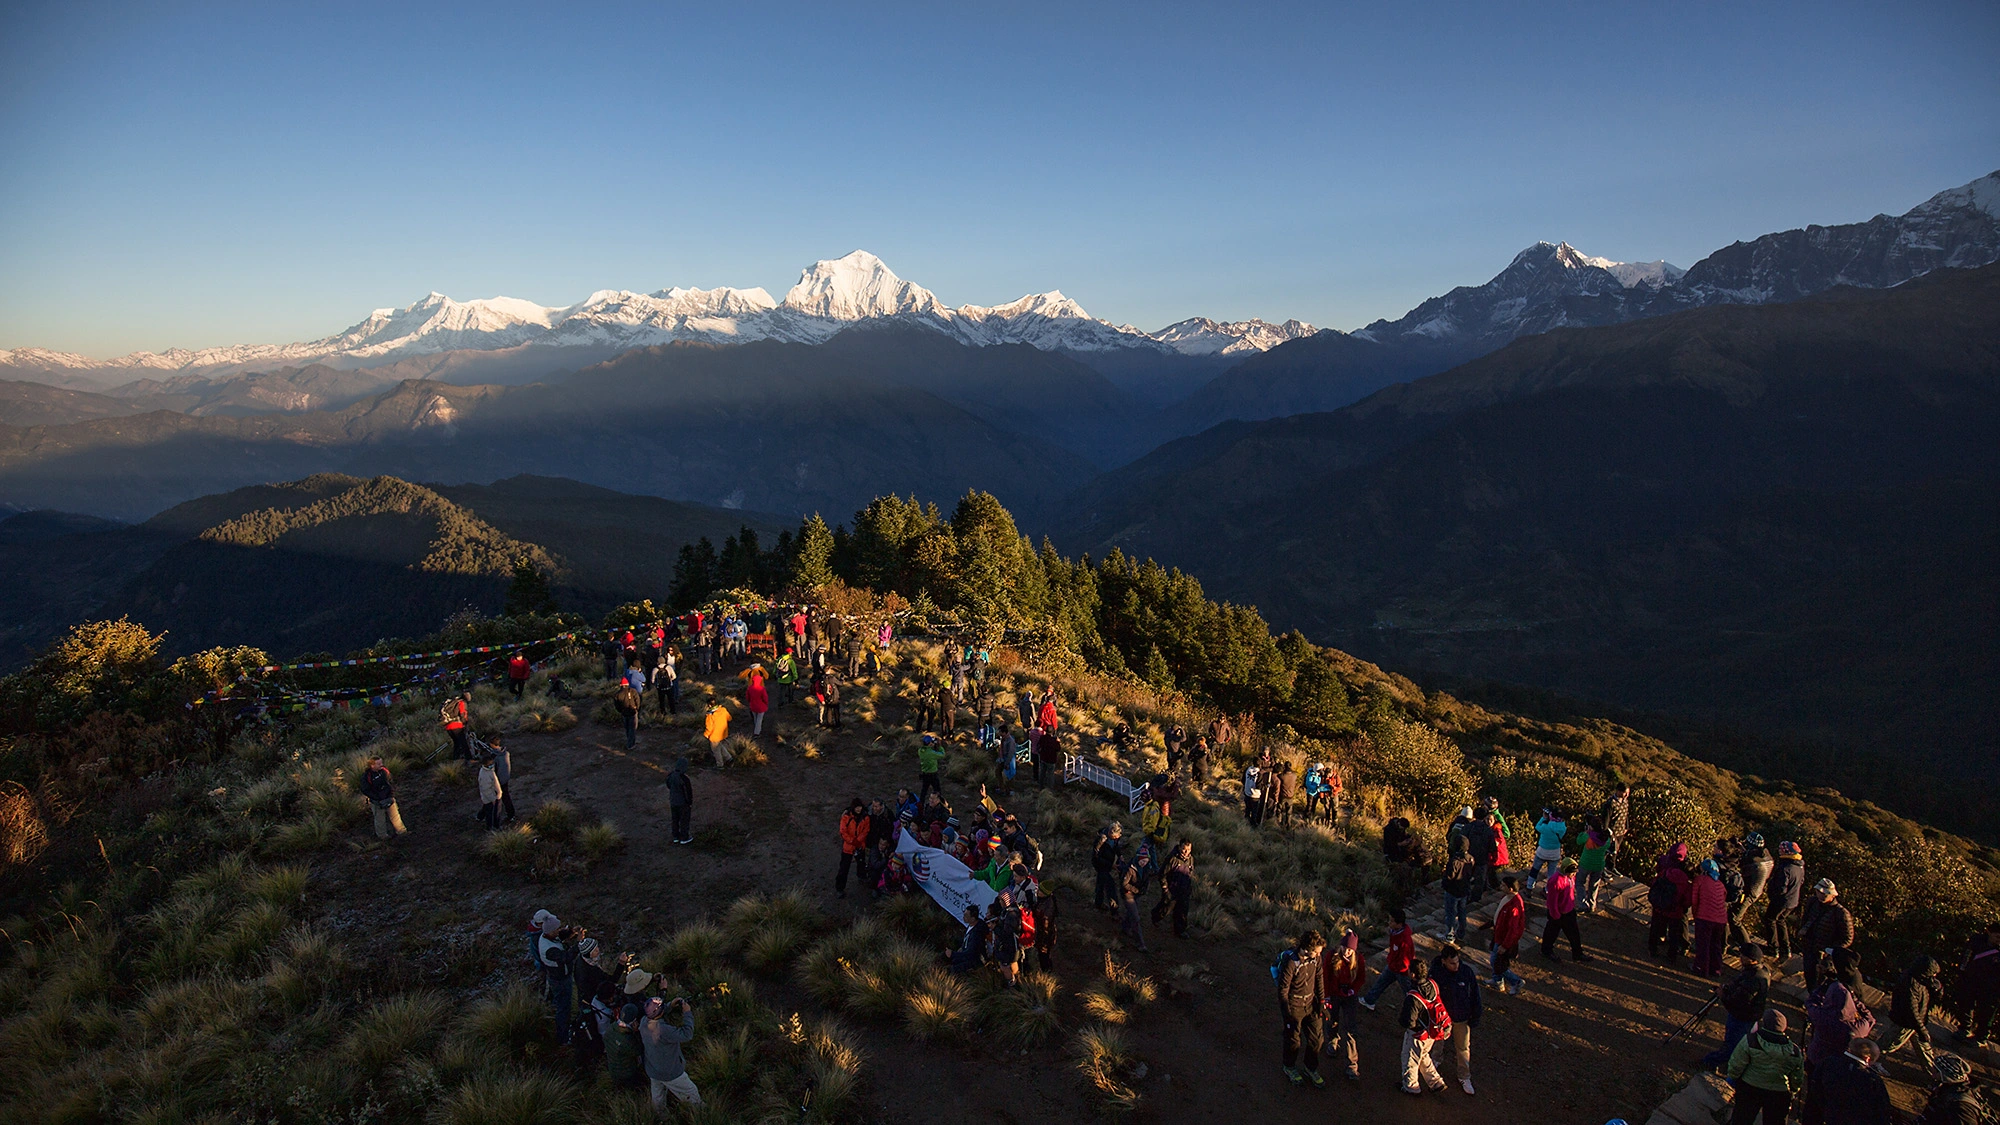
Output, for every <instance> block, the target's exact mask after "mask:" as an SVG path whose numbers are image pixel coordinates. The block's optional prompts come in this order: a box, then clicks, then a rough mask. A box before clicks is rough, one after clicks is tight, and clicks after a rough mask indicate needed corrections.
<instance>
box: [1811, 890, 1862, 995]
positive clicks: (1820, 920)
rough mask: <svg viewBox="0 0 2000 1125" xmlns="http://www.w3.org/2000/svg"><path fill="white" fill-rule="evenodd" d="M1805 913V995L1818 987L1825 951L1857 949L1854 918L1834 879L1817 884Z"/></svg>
mask: <svg viewBox="0 0 2000 1125" xmlns="http://www.w3.org/2000/svg"><path fill="white" fill-rule="evenodd" d="M1809 897H1810V901H1808V902H1807V903H1806V907H1805V912H1804V913H1803V914H1801V915H1800V916H1799V948H1800V949H1801V950H1803V951H1804V952H1805V955H1806V992H1807V994H1811V993H1812V991H1813V990H1814V989H1816V988H1818V987H1819V980H1820V978H1819V956H1818V954H1819V953H1820V951H1822V950H1829V949H1850V948H1853V946H1854V915H1853V914H1852V913H1851V912H1849V910H1848V909H1847V907H1846V906H1845V905H1843V904H1842V903H1841V901H1840V888H1839V887H1836V886H1834V883H1833V880H1831V879H1821V880H1820V881H1819V882H1817V883H1814V884H1813V887H1812V894H1811V895H1810V896H1809Z"/></svg>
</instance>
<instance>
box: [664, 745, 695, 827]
mask: <svg viewBox="0 0 2000 1125" xmlns="http://www.w3.org/2000/svg"><path fill="white" fill-rule="evenodd" d="M667 808H668V810H669V812H671V813H672V816H673V824H672V828H671V831H670V838H671V839H672V840H673V842H674V843H676V844H692V843H694V831H693V829H692V827H690V825H691V822H692V821H693V820H694V782H692V781H690V780H688V760H687V755H685V754H683V755H681V756H680V757H678V758H675V759H674V768H673V769H672V770H669V771H668V773H667Z"/></svg>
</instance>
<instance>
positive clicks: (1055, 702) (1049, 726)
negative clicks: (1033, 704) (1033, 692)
mask: <svg viewBox="0 0 2000 1125" xmlns="http://www.w3.org/2000/svg"><path fill="white" fill-rule="evenodd" d="M1035 725H1036V726H1038V727H1040V728H1042V729H1043V730H1045V731H1048V732H1049V733H1050V734H1054V733H1055V732H1056V731H1059V730H1061V729H1062V709H1061V707H1060V706H1059V699H1058V697H1057V695H1056V686H1055V685H1054V684H1050V685H1049V690H1048V691H1046V692H1043V693H1042V705H1041V707H1040V708H1039V709H1038V710H1036V712H1035Z"/></svg>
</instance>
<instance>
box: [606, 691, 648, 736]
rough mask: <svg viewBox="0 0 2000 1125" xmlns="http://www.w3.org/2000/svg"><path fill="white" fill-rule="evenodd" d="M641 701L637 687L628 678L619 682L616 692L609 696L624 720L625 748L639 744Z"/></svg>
mask: <svg viewBox="0 0 2000 1125" xmlns="http://www.w3.org/2000/svg"><path fill="white" fill-rule="evenodd" d="M642 702H643V700H642V698H641V696H640V695H639V689H638V688H635V687H633V686H632V682H631V681H630V680H627V681H626V682H625V683H623V684H620V685H619V687H618V691H617V694H615V695H613V696H612V697H611V705H612V706H613V707H615V708H617V709H618V714H619V715H620V716H621V717H622V718H623V719H624V720H625V749H627V750H631V749H633V748H634V747H636V746H638V745H639V707H640V704H641V703H642Z"/></svg>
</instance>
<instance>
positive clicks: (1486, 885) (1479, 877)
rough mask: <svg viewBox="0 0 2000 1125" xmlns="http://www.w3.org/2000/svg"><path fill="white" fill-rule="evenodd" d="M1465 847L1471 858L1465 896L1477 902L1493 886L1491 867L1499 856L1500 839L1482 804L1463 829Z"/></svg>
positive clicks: (1474, 811)
mask: <svg viewBox="0 0 2000 1125" xmlns="http://www.w3.org/2000/svg"><path fill="white" fill-rule="evenodd" d="M1465 847H1466V851H1467V852H1468V853H1469V854H1470V855H1471V856H1472V885H1471V886H1470V887H1469V888H1468V890H1467V894H1468V896H1469V900H1470V901H1472V902H1478V901H1479V900H1480V899H1481V898H1484V897H1485V895H1486V892H1487V890H1488V889H1490V888H1491V887H1492V886H1493V865H1494V862H1495V860H1496V859H1497V858H1498V856H1499V854H1500V837H1499V833H1498V832H1497V831H1496V830H1495V829H1494V826H1493V813H1492V812H1491V811H1489V810H1488V809H1487V808H1485V806H1484V805H1483V804H1482V805H1481V807H1479V808H1477V809H1474V810H1473V813H1472V823H1471V824H1469V825H1467V826H1466V828H1465Z"/></svg>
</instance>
